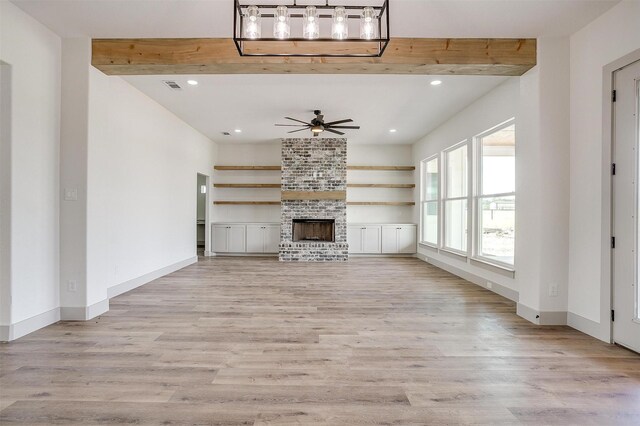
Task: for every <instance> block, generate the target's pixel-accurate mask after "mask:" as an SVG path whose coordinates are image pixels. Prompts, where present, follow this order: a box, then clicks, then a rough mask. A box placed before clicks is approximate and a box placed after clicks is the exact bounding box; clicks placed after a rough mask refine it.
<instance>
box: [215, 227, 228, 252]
mask: <svg viewBox="0 0 640 426" xmlns="http://www.w3.org/2000/svg"><path fill="white" fill-rule="evenodd" d="M228 231H229V229H228V228H227V226H226V225H213V235H212V239H213V251H214V252H216V253H226V252H228V251H229V249H228V245H227V237H228V234H229V233H228Z"/></svg>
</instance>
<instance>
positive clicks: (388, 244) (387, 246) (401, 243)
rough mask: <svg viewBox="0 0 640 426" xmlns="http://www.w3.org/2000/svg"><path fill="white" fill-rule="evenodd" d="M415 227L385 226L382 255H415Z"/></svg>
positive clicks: (383, 228)
mask: <svg viewBox="0 0 640 426" xmlns="http://www.w3.org/2000/svg"><path fill="white" fill-rule="evenodd" d="M415 252H416V226H415V225H383V226H382V253H415Z"/></svg>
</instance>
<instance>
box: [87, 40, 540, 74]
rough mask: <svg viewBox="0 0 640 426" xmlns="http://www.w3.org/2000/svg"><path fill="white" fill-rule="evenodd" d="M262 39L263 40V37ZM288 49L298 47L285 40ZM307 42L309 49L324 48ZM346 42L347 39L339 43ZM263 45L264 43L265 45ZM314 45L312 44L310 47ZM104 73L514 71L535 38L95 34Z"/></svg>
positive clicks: (521, 68) (525, 61) (527, 60)
mask: <svg viewBox="0 0 640 426" xmlns="http://www.w3.org/2000/svg"><path fill="white" fill-rule="evenodd" d="M265 43H266V42H265ZM290 43H291V45H292V49H295V48H299V46H297V45H296V44H295V43H294V42H290ZM317 44H318V46H315V47H314V46H313V45H311V46H307V47H308V48H310V49H316V51H318V52H319V51H320V50H319V49H321V48H323V47H324V46H322V45H321V44H320V43H317ZM341 48H342V49H344V48H348V42H347V43H346V44H344V45H342V47H341ZM265 49H266V47H265ZM312 51H313V50H312ZM91 63H92V65H93V66H94V67H96V68H98V69H99V70H101V71H102V72H104V73H105V74H109V75H150V74H433V75H498V76H519V75H522V74H524V73H525V72H526V71H527V70H529V69H531V68H532V67H534V66H535V65H536V40H535V39H486V38H484V39H469V38H465V39H435V38H393V39H391V41H390V42H389V46H388V47H387V50H386V51H385V52H384V54H383V55H382V57H379V58H378V57H375V58H353V57H352V58H348V57H347V58H345V57H341V58H339V57H293V56H287V57H255V56H254V57H251V56H240V55H239V54H238V51H237V50H236V47H235V45H234V43H233V40H232V39H230V38H181V39H175V38H174V39H151V38H150V39H94V40H93V41H92V60H91Z"/></svg>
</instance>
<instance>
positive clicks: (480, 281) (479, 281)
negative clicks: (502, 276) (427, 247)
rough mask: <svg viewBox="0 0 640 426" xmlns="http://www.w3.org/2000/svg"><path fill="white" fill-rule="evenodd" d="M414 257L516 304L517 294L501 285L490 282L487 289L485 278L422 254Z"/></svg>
mask: <svg viewBox="0 0 640 426" xmlns="http://www.w3.org/2000/svg"><path fill="white" fill-rule="evenodd" d="M416 257H417V258H418V259H420V260H423V261H425V262H427V263H429V264H431V265H433V266H436V267H438V268H440V269H443V270H445V271H447V272H449V273H452V274H453V275H457V276H459V277H460V278H463V279H465V280H467V281H469V282H472V283H474V284H476V285H479V286H480V287H482V288H484V289H487V290H489V291H491V292H493V293H496V294H499V295H500V296H502V297H506V298H507V299H509V300H512V301H514V302H517V301H518V300H519V297H520V296H519V294H518V292H517V291H516V290H513V289H510V288H509V287H505V286H503V285H500V284H498V283H495V282H492V288H487V287H486V282H487V281H488V280H487V279H486V278H482V277H479V276H477V275H474V274H472V273H470V272H467V271H463V270H462V269H460V268H456V267H455V266H451V265H449V264H447V263H444V262H441V261H439V260H436V259H434V258H432V257H429V256H426V255H424V254H422V253H418V254H417V255H416Z"/></svg>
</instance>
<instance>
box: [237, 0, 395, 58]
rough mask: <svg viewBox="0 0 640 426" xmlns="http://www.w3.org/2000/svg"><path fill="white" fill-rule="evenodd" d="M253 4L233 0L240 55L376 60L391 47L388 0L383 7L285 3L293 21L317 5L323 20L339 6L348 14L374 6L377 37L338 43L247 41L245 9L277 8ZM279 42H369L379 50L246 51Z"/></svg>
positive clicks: (298, 40) (300, 43) (288, 40)
mask: <svg viewBox="0 0 640 426" xmlns="http://www.w3.org/2000/svg"><path fill="white" fill-rule="evenodd" d="M248 1H249V2H250V3H247V4H240V0H234V8H233V9H234V12H233V42H234V43H235V45H236V48H237V49H238V53H239V54H240V56H263V57H264V56H267V57H268V56H288V57H334V58H376V57H380V56H382V54H383V53H384V51H385V49H386V48H387V46H388V45H389V40H390V37H389V0H381V4H380V5H379V6H371V5H367V6H353V5H352V6H343V5H329V0H326V2H325V4H323V5H313V4H304V5H299V4H297V3H296V0H293V4H284V3H285V2H284V1H283V2H282V3H283V4H281V6H287V8H288V9H291V10H293V11H294V13H291V14H290V15H289V16H290V17H291V18H302V17H303V14H302V11H301V9H302V10H304V9H305V8H306V7H307V6H315V7H316V9H318V10H319V11H320V13H319V14H318V18H320V19H325V20H326V19H331V18H332V17H333V15H331V14H330V13H329V14H327V13H322V11H331V10H333V9H334V8H336V7H344V8H345V9H346V10H347V11H352V13H353V12H355V11H362V10H363V9H364V8H365V7H371V8H373V10H375V11H376V12H377V20H378V38H373V39H367V40H365V39H361V38H346V39H342V40H336V39H333V38H327V37H325V38H316V39H311V40H310V39H307V38H301V37H292V38H286V39H280V38H274V37H260V38H257V39H253V38H245V37H243V29H244V19H245V13H244V12H245V10H246V8H248V7H249V6H257V7H258V9H260V11H261V12H262V11H264V10H269V9H275V8H276V7H278V5H274V4H273V3H272V4H260V2H259V1H257V2H256V1H253V0H248ZM298 10H300V12H299V13H295V11H298ZM260 17H261V18H273V17H275V14H270V13H266V14H264V13H260ZM347 17H348V18H349V19H360V15H359V14H349V15H347ZM263 41H268V42H276V43H275V45H277V44H278V42H280V43H289V45H290V44H291V42H294V44H296V45H297V46H304V43H327V45H333V46H336V45H338V44H341V43H354V42H355V43H369V44H371V45H374V44H375V45H376V47H377V49H376V50H375V51H374V52H354V53H330V52H328V53H283V52H280V53H279V52H260V53H257V52H247V51H246V47H247V44H251V43H252V42H253V43H255V42H263Z"/></svg>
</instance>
